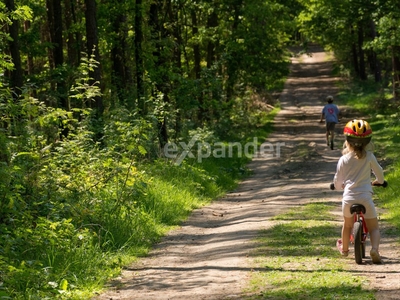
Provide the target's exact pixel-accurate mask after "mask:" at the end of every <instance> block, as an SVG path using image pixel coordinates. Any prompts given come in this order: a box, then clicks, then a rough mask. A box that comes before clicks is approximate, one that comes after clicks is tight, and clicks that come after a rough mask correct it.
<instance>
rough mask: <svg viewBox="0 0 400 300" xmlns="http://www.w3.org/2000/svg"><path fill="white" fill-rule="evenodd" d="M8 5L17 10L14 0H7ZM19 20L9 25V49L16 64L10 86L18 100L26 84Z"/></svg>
mask: <svg viewBox="0 0 400 300" xmlns="http://www.w3.org/2000/svg"><path fill="white" fill-rule="evenodd" d="M5 4H6V7H7V9H8V11H9V12H14V11H15V3H14V0H5ZM18 28H19V22H18V21H17V20H15V19H13V20H12V23H11V24H10V25H9V26H8V32H9V34H10V38H11V39H9V40H8V49H9V51H10V55H11V59H12V62H13V64H14V69H13V70H11V72H10V87H11V89H12V90H13V98H14V100H15V101H16V100H17V99H18V98H19V96H20V95H21V93H22V86H23V84H24V76H23V70H22V63H21V56H20V52H19V34H18Z"/></svg>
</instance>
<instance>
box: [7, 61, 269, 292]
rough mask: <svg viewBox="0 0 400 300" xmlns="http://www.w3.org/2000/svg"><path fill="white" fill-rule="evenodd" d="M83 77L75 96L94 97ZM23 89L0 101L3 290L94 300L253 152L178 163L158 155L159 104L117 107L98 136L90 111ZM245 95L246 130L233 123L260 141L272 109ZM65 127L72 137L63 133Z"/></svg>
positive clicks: (200, 132) (205, 136) (209, 135)
mask: <svg viewBox="0 0 400 300" xmlns="http://www.w3.org/2000/svg"><path fill="white" fill-rule="evenodd" d="M82 67H84V68H85V66H84V65H82ZM86 78H87V73H82V77H81V79H79V78H77V79H76V82H77V83H78V85H77V86H79V88H77V89H74V91H73V92H74V95H75V96H76V99H82V100H84V101H86V100H89V99H90V98H91V97H90V96H88V95H90V93H91V92H90V91H89V90H90V89H92V87H91V86H88V85H86V84H82V85H80V83H85V80H86ZM27 92H28V91H26V93H23V94H22V96H21V98H20V100H19V103H18V104H16V103H15V102H14V101H2V102H1V103H2V106H1V109H2V111H1V112H2V114H3V115H4V116H6V118H5V119H4V120H5V121H6V122H7V126H6V127H5V128H2V131H0V147H1V150H2V151H1V154H2V156H1V163H0V195H1V201H0V216H1V217H0V218H1V220H0V221H1V222H0V245H1V247H0V266H1V271H0V281H1V282H2V283H3V284H2V286H1V287H0V295H1V296H4V297H11V298H12V299H26V298H30V299H46V298H51V299H85V298H89V297H90V294H91V292H92V291H93V290H96V289H99V288H101V286H102V285H103V284H104V282H106V280H108V279H109V278H110V277H113V276H115V275H116V274H118V273H119V272H120V271H121V268H122V267H123V266H124V265H126V264H127V263H128V262H130V261H132V260H134V259H135V258H136V257H138V256H141V255H144V254H145V253H146V252H147V251H148V249H150V248H151V246H152V245H153V244H154V243H155V242H157V241H158V240H159V238H160V237H161V236H162V235H163V234H164V233H165V232H166V231H167V230H170V229H171V228H173V227H174V226H177V225H179V224H180V222H182V220H184V219H185V218H186V217H187V216H188V215H189V213H190V212H191V211H192V210H193V209H194V208H197V207H200V206H202V205H204V204H206V203H209V202H210V201H212V200H213V199H215V198H217V197H219V196H220V195H222V194H223V193H224V192H226V191H227V190H230V189H233V188H234V187H235V185H236V184H237V181H238V180H239V179H240V178H243V176H245V175H246V174H247V171H246V169H245V164H246V163H247V162H248V160H249V159H248V158H247V157H238V156H233V157H226V158H220V159H215V158H210V159H205V160H204V161H203V162H202V163H199V162H198V161H197V160H192V159H187V160H183V161H182V163H181V164H179V165H176V164H174V163H173V161H169V160H166V159H165V158H161V156H162V153H161V152H160V149H159V148H158V147H157V146H155V145H157V142H156V140H157V135H156V130H155V128H156V126H157V124H158V121H159V117H158V115H159V112H157V111H155V112H154V114H153V115H149V116H148V117H146V118H143V117H140V116H138V115H137V114H135V113H132V112H131V111H129V110H128V109H126V108H124V107H115V109H113V110H110V111H109V113H108V114H106V115H105V118H106V120H105V126H104V128H103V135H102V138H101V140H99V141H98V140H97V139H95V135H94V132H93V130H92V128H93V115H92V114H93V112H92V111H91V110H90V109H77V108H75V109H72V110H71V111H65V110H63V109H60V108H53V107H49V106H47V105H45V104H44V103H43V102H41V101H39V100H37V99H35V98H33V97H29V96H28V94H27ZM3 96H4V97H6V96H7V94H3ZM245 102H246V103H247V105H239V103H240V101H239V100H238V105H237V106H235V107H236V108H235V109H237V110H238V112H239V111H241V110H243V109H244V108H245V107H246V108H245V112H246V113H245V114H244V113H243V114H242V117H241V118H237V119H233V121H232V124H237V123H238V122H243V123H246V124H247V125H246V126H242V127H241V126H237V128H242V129H241V132H240V133H239V131H238V130H236V129H235V131H236V134H237V135H235V136H236V137H237V138H238V140H237V141H240V142H242V141H246V139H248V138H251V137H252V136H253V135H256V136H258V137H260V141H261V140H262V139H263V138H265V137H266V135H267V133H268V132H269V131H270V130H271V129H270V128H271V124H270V122H271V120H272V116H273V114H270V113H269V112H268V111H269V110H268V109H269V108H268V109H266V108H265V107H259V106H257V107H256V106H251V105H249V104H250V103H251V99H250V98H248V99H246V100H245ZM245 102H243V103H245ZM274 113H275V111H274ZM66 128H67V129H68V135H67V136H65V135H62V134H61V133H62V131H63V130H64V129H66ZM16 132H18V135H15V133H16ZM188 134H189V135H188V137H191V136H193V135H196V136H197V137H198V139H199V141H203V142H205V141H208V142H215V141H219V139H220V137H218V135H217V134H216V132H215V131H214V130H212V129H208V128H198V129H197V130H188ZM229 136H231V137H233V136H234V135H231V134H229V133H228V134H226V137H229ZM227 141H228V140H225V142H227Z"/></svg>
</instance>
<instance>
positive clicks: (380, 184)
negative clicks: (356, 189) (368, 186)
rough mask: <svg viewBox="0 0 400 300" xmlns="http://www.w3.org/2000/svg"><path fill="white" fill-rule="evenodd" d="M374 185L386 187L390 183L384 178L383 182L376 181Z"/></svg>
mask: <svg viewBox="0 0 400 300" xmlns="http://www.w3.org/2000/svg"><path fill="white" fill-rule="evenodd" d="M373 186H382V187H384V188H385V187H387V186H388V183H387V181H386V180H384V181H383V183H375V184H373Z"/></svg>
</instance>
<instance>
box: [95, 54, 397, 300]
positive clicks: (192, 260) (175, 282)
mask: <svg viewBox="0 0 400 300" xmlns="http://www.w3.org/2000/svg"><path fill="white" fill-rule="evenodd" d="M313 52H314V53H313V55H312V57H308V56H302V57H300V58H298V59H294V60H293V65H292V73H291V77H290V78H289V79H288V81H287V84H286V87H285V90H284V91H283V93H282V94H281V96H280V101H281V105H282V110H281V112H280V113H279V114H278V116H277V117H276V120H275V122H276V125H275V128H276V130H275V133H274V134H272V135H271V136H270V137H269V138H268V142H270V143H272V145H277V143H284V145H283V144H281V146H280V153H279V155H277V153H276V152H274V155H273V157H256V158H254V159H253V161H252V162H251V164H250V168H251V169H252V170H253V171H254V175H253V176H251V177H250V178H248V179H247V180H245V181H243V182H242V183H241V184H240V185H239V187H238V188H237V190H236V191H234V192H232V193H230V194H228V195H226V197H224V198H223V199H220V200H219V201H216V202H214V203H212V204H211V205H209V206H207V207H204V208H201V209H198V210H196V211H194V212H193V214H192V216H191V217H190V218H189V219H188V220H187V221H186V222H185V223H184V224H183V225H182V226H181V227H180V228H179V229H178V230H175V231H173V232H171V233H170V234H169V235H168V236H166V237H165V238H164V239H163V241H162V242H161V243H160V244H158V245H157V246H156V247H155V249H154V250H153V251H152V252H151V255H150V256H149V257H147V258H144V259H142V260H140V261H139V262H138V263H136V264H134V265H132V266H131V267H130V268H128V269H127V270H125V271H124V272H123V274H122V276H121V277H120V278H118V279H117V280H115V281H114V282H112V284H111V286H110V290H109V291H108V292H106V293H104V294H102V295H99V296H98V297H96V299H97V300H105V299H107V300H110V299H113V300H116V299H143V300H144V299H145V300H150V299H157V300H164V299H165V300H166V299H185V300H186V299H193V300H200V299H201V300H221V299H243V298H244V297H245V295H244V294H243V292H242V291H243V289H244V288H245V287H246V286H247V284H248V279H249V274H250V272H251V266H252V263H251V261H250V258H249V257H248V254H249V253H250V252H251V251H252V250H253V248H254V244H253V241H254V239H255V238H256V237H257V235H258V233H259V231H260V229H263V228H267V227H269V226H270V225H271V224H270V223H271V222H270V221H269V219H270V217H272V216H275V215H276V214H278V213H281V212H282V211H284V210H287V209H288V208H290V207H293V206H297V205H300V204H304V203H310V202H312V201H313V200H314V199H316V200H317V201H321V200H326V201H337V203H338V206H337V210H336V211H335V212H336V213H337V214H338V221H340V220H341V217H340V192H330V191H329V190H328V183H329V182H330V181H331V180H332V176H333V173H334V170H335V168H336V163H337V160H338V158H339V157H340V150H337V149H335V150H330V149H328V147H327V146H326V144H325V138H324V125H322V124H318V120H319V117H320V111H321V109H322V106H323V105H324V104H325V100H324V99H325V97H326V96H327V95H335V94H336V93H337V90H336V88H335V84H334V83H335V81H336V80H337V78H332V77H331V64H330V63H329V62H327V61H326V55H325V53H323V52H321V51H320V50H319V49H317V48H316V49H314V50H313ZM339 105H340V103H339ZM339 127H340V126H339ZM339 131H340V130H339ZM341 138H342V137H341V135H338V136H337V139H336V140H337V141H338V142H337V144H338V145H339V144H340V143H341V142H340V143H339V141H341ZM339 146H340V145H339ZM338 226H340V223H338ZM338 232H339V231H338ZM332 246H333V247H334V245H332ZM367 249H368V248H367ZM381 252H382V254H383V257H384V258H385V264H384V265H372V264H371V261H370V259H369V257H367V258H366V259H365V263H364V264H363V265H360V266H358V265H356V264H355V263H354V260H350V259H349V264H352V270H354V271H353V272H354V274H355V276H367V277H368V278H370V280H371V286H372V287H374V288H376V289H377V290H379V292H378V293H377V299H398V298H397V295H396V294H397V293H398V292H399V289H400V260H399V251H398V249H397V248H396V247H394V241H393V240H391V239H390V238H389V237H387V236H385V230H383V237H382V248H381Z"/></svg>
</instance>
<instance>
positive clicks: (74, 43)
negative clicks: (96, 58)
mask: <svg viewBox="0 0 400 300" xmlns="http://www.w3.org/2000/svg"><path fill="white" fill-rule="evenodd" d="M64 1H65V26H66V27H67V28H66V29H67V32H68V38H67V55H68V64H69V65H70V66H74V67H76V66H78V65H79V62H80V44H79V42H80V41H79V39H77V36H76V34H74V30H73V25H75V24H76V23H77V22H76V16H75V6H74V3H73V1H71V0H64Z"/></svg>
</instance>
